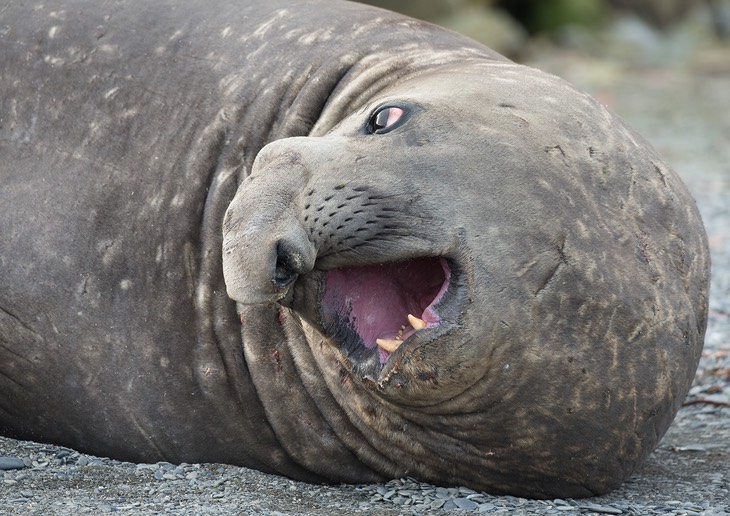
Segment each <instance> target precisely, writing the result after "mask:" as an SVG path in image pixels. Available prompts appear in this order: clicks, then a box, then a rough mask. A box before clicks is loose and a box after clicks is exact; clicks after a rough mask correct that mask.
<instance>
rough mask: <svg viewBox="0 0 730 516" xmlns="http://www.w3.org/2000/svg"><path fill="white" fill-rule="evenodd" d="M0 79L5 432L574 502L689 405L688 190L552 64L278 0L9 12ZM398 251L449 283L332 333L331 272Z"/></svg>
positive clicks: (405, 24) (648, 446)
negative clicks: (407, 331) (427, 314)
mask: <svg viewBox="0 0 730 516" xmlns="http://www.w3.org/2000/svg"><path fill="white" fill-rule="evenodd" d="M0 71H1V72H0V91H1V92H2V94H0V156H2V161H1V162H0V185H2V186H1V187H0V430H1V431H2V433H3V434H4V435H9V436H14V437H17V438H25V439H33V440H40V441H48V442H54V443H57V444H63V445H65V446H70V447H73V448H77V449H79V450H83V451H85V452H90V453H95V454H102V455H107V456H112V457H117V458H120V459H126V460H133V461H157V460H168V461H171V462H180V461H185V462H226V463H232V464H240V465H246V466H249V467H253V468H257V469H260V470H263V471H268V472H276V473H280V474H284V475H287V476H290V477H293V478H298V479H303V480H307V481H315V482H320V481H322V482H328V481H337V482H340V481H344V482H372V481H379V480H384V479H387V478H392V477H399V476H404V475H410V476H414V477H416V478H419V479H422V480H425V481H430V482H434V483H438V484H458V485H466V486H469V487H472V488H477V489H485V490H488V491H491V492H494V493H511V494H515V495H523V496H530V497H556V496H560V497H581V496H590V495H594V494H601V493H605V492H608V491H610V490H611V489H614V488H615V487H617V486H618V485H619V484H620V483H621V482H622V481H623V480H624V479H626V478H627V477H628V476H629V475H630V474H631V473H632V472H633V471H634V470H635V469H636V468H637V467H639V466H640V465H641V464H642V463H643V461H644V459H645V458H646V456H647V455H648V454H649V453H650V452H651V451H652V450H653V449H654V447H655V446H656V444H657V442H658V441H659V439H660V438H661V437H662V435H663V434H664V432H665V431H666V429H667V427H668V426H669V424H670V423H671V421H672V419H673V417H674V415H675V414H676V411H677V410H678V408H679V406H680V404H681V403H682V400H683V398H684V396H685V395H686V392H687V390H688V388H689V385H690V382H691V379H692V377H693V374H694V371H695V369H696V367H697V362H698V360H699V356H700V352H701V348H702V342H703V338H704V333H705V326H706V317H707V292H708V278H709V258H708V251H707V242H706V236H705V232H704V229H703V226H702V222H701V220H700V217H699V214H698V212H697V209H696V206H695V203H694V201H693V200H692V198H691V196H690V195H689V193H688V192H687V190H686V188H685V187H684V186H683V185H682V184H681V182H680V180H679V178H678V177H677V175H676V174H675V173H674V172H673V171H672V170H671V169H670V168H668V166H667V165H665V164H664V163H663V162H662V161H661V159H660V158H659V157H658V156H657V155H656V154H655V152H654V151H653V150H652V149H651V148H650V147H649V146H648V145H647V144H646V143H645V142H644V141H643V140H642V139H641V138H640V137H639V136H637V135H636V134H635V133H634V132H633V131H631V130H630V129H628V128H627V127H626V126H625V125H624V124H623V123H622V122H621V121H620V120H619V119H618V118H617V117H616V116H615V115H612V114H611V113H609V112H608V111H606V109H604V108H603V107H602V106H600V105H599V104H597V103H596V102H595V101H594V100H592V99H591V98H590V97H588V96H587V95H585V94H583V93H581V92H578V91H576V90H575V89H573V88H572V87H571V86H569V85H568V84H566V83H565V82H563V81H561V80H560V79H558V78H556V77H553V76H550V75H547V74H544V73H542V72H539V71H536V70H533V69H530V68H527V67H524V66H520V65H516V64H513V63H511V62H510V61H508V60H506V59H505V58H503V57H501V56H499V55H498V54H496V53H494V52H493V51H491V50H489V49H486V48H484V47H482V46H480V45H478V44H477V43H474V42H472V41H470V40H468V39H465V38H463V37H461V36H459V35H456V34H454V33H451V32H448V31H445V30H443V29H440V28H437V27H434V26H431V25H428V24H424V23H421V22H417V21H414V20H410V19H407V18H403V17H401V16H399V15H395V14H392V13H389V12H387V11H381V10H377V9H373V8H369V7H365V6H362V5H357V4H348V3H335V2H321V3H320V2H313V1H309V2H302V3H293V2H290V1H284V0H274V1H266V2H261V3H257V2H248V3H246V4H239V3H232V2H215V1H213V2H205V3H202V2H192V1H190V2H167V1H158V2H141V1H137V0H129V1H115V2H109V1H98V2H92V3H88V2H80V1H76V2H74V1H64V2H50V3H49V2H46V3H44V4H43V5H42V6H35V5H33V4H28V3H20V2H15V3H11V4H9V5H8V6H6V7H4V8H3V9H2V11H0ZM388 107H391V108H392V107H397V108H398V109H401V110H402V116H400V119H399V120H398V123H397V124H395V125H394V126H392V128H391V127H388V128H386V129H387V130H385V131H382V134H381V132H379V131H373V125H372V122H373V119H374V115H375V114H377V112H378V110H380V109H383V108H388ZM395 113H396V114H397V112H395ZM318 214H326V216H324V215H322V216H319V215H318ZM325 223H326V224H325ZM423 257H427V258H431V259H432V260H433V261H432V262H431V263H434V264H446V265H444V267H446V269H445V270H448V271H449V274H450V276H449V279H448V281H446V282H445V283H444V284H445V285H448V288H447V289H446V293H445V294H443V297H442V298H440V301H439V302H438V303H435V304H434V305H433V307H434V312H435V314H436V315H434V317H435V319H434V320H435V321H436V322H434V323H432V324H431V325H430V326H429V327H427V328H425V329H423V330H420V331H418V332H416V333H414V334H413V335H412V336H411V337H410V338H408V339H407V340H405V342H404V343H403V344H401V345H400V347H399V348H398V349H397V350H396V351H394V352H393V353H392V354H390V353H385V352H379V351H378V350H377V348H372V349H371V348H367V347H366V346H362V345H360V344H361V343H359V341H358V339H357V338H355V339H354V340H352V339H350V340H347V342H346V341H345V339H344V337H342V334H341V333H338V332H337V331H339V329H338V328H335V327H334V326H333V323H332V320H331V319H332V317H331V312H332V310H334V313H335V314H337V313H339V312H338V310H340V309H339V308H336V307H335V308H336V309H332V308H331V307H329V306H328V303H329V301H327V299H329V298H328V297H327V296H326V291H327V285H328V283H327V278H328V277H330V278H331V277H332V276H328V274H329V273H330V272H331V271H332V270H335V269H338V268H342V267H346V268H349V267H354V266H365V265H376V264H383V263H392V262H402V261H404V260H412V259H420V258H423ZM404 263H406V262H404ZM434 267H435V268H432V269H431V270H432V271H436V272H434V274H436V273H438V266H434ZM342 270H345V269H342ZM343 274H344V273H343ZM439 274H440V273H439ZM426 280H427V279H426ZM439 281H440V280H439ZM437 283H438V282H437ZM330 284H332V283H330ZM327 310H330V312H327ZM328 313H330V315H327V314H328ZM340 329H341V328H340ZM335 330H337V331H335Z"/></svg>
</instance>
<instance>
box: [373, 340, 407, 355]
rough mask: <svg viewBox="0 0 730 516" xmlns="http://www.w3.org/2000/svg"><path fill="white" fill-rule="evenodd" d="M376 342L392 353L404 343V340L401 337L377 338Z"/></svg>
mask: <svg viewBox="0 0 730 516" xmlns="http://www.w3.org/2000/svg"><path fill="white" fill-rule="evenodd" d="M375 343H376V344H377V345H378V346H380V347H381V348H383V349H384V350H385V351H389V352H390V353H392V352H393V351H395V350H396V349H398V348H399V347H400V345H401V344H403V341H402V340H399V339H375Z"/></svg>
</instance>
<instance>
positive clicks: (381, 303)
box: [320, 256, 455, 371]
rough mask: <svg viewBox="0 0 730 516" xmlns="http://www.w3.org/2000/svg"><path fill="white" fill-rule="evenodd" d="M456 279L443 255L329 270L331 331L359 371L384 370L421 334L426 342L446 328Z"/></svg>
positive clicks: (325, 313)
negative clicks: (444, 307)
mask: <svg viewBox="0 0 730 516" xmlns="http://www.w3.org/2000/svg"><path fill="white" fill-rule="evenodd" d="M454 275H455V273H454V267H453V266H452V264H451V263H450V262H449V260H447V259H446V258H443V257H439V256H432V257H422V258H413V259H409V260H405V261H400V262H393V263H383V264H378V265H369V266H359V267H341V268H337V269H332V270H330V271H327V272H326V273H325V274H324V278H323V282H322V290H321V305H320V307H321V317H322V322H323V326H324V330H325V333H326V334H327V335H328V336H329V337H330V338H331V339H333V341H334V342H335V343H336V344H337V345H338V346H340V347H341V349H342V350H343V352H344V353H345V354H346V355H347V356H348V357H349V358H350V360H351V361H352V362H353V365H354V366H355V367H356V368H357V369H360V370H361V371H362V370H363V369H366V368H367V369H369V368H370V367H376V366H378V365H379V366H380V367H382V365H383V364H385V363H386V362H387V360H388V358H389V357H390V356H391V355H392V354H393V353H395V352H396V351H397V350H398V349H399V348H400V347H401V346H402V345H403V344H404V343H407V342H409V339H411V340H413V339H412V337H414V336H415V335H418V336H419V339H418V340H421V337H425V336H426V334H427V333H432V331H433V330H439V329H443V328H442V326H443V325H444V323H445V321H444V320H443V319H442V316H441V315H440V314H441V311H440V308H439V307H440V306H441V305H442V304H444V303H446V302H448V299H449V298H450V297H451V296H449V290H450V287H451V286H452V284H454V283H455V282H454V281H453V280H454ZM441 333H442V332H441V331H435V332H433V336H434V337H436V336H437V335H438V334H441ZM428 340H431V339H428Z"/></svg>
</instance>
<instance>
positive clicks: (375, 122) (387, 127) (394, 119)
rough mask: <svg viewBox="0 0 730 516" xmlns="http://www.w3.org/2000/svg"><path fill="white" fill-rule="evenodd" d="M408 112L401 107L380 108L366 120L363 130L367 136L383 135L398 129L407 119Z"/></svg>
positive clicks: (388, 106)
mask: <svg viewBox="0 0 730 516" xmlns="http://www.w3.org/2000/svg"><path fill="white" fill-rule="evenodd" d="M407 115H408V110H407V109H406V108H405V107H401V106H393V105H387V106H381V107H379V108H378V109H376V110H375V111H374V112H373V114H372V115H370V119H369V120H368V123H367V126H366V127H365V130H366V132H367V133H368V134H385V133H388V132H390V131H392V130H393V129H395V128H396V127H399V126H400V125H402V124H403V122H405V121H406V119H407V118H408V116H407Z"/></svg>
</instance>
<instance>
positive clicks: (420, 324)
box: [408, 314, 426, 330]
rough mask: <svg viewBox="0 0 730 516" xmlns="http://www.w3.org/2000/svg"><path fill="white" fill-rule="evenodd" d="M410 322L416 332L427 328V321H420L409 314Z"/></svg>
mask: <svg viewBox="0 0 730 516" xmlns="http://www.w3.org/2000/svg"><path fill="white" fill-rule="evenodd" d="M408 322H409V323H411V326H413V328H414V329H416V330H422V329H424V328H425V327H426V321H424V320H423V319H419V318H418V317H416V316H415V315H411V314H408Z"/></svg>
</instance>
